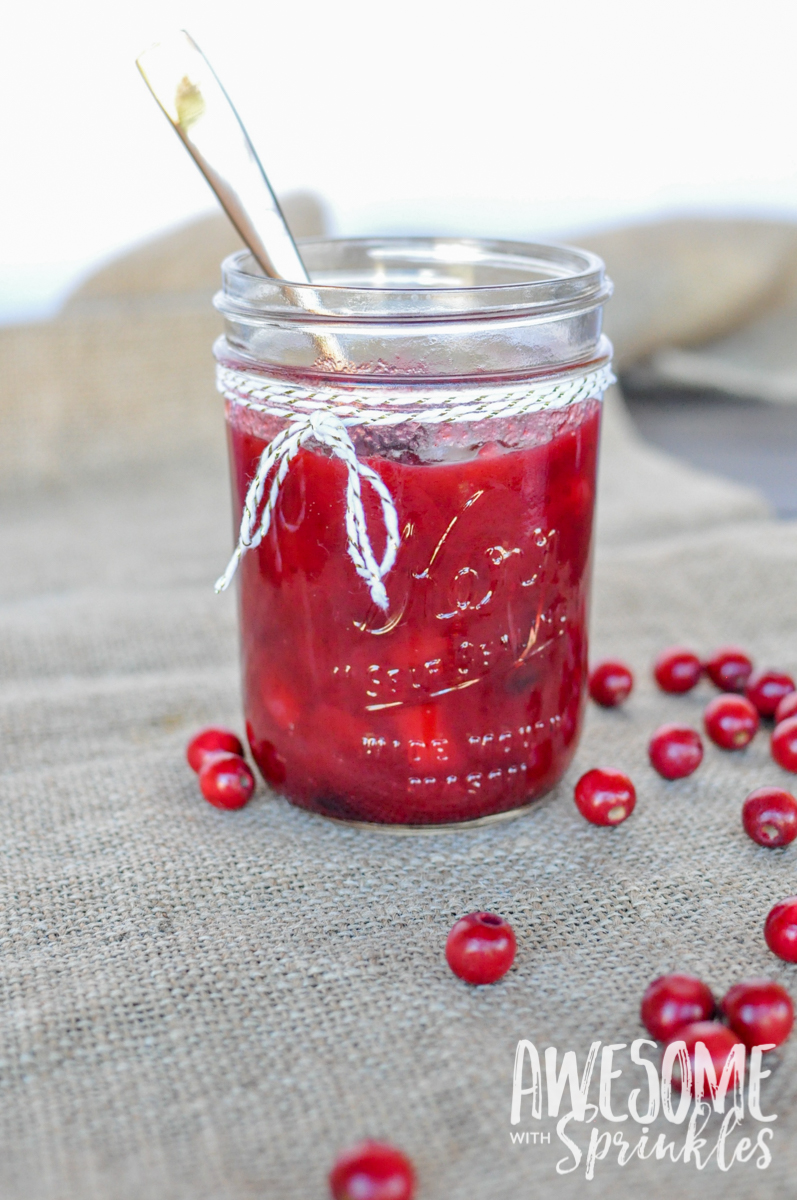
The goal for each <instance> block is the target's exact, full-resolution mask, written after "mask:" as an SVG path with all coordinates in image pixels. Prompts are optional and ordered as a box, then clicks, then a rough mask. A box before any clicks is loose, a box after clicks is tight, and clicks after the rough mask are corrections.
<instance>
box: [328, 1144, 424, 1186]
mask: <svg viewBox="0 0 797 1200" xmlns="http://www.w3.org/2000/svg"><path fill="white" fill-rule="evenodd" d="M329 1190H330V1192H331V1193H332V1196H333V1198H334V1200H412V1197H413V1196H414V1194H415V1171H414V1170H413V1166H412V1163H411V1162H410V1160H409V1159H408V1158H407V1156H406V1155H405V1154H402V1153H401V1151H400V1150H397V1149H396V1148H395V1146H389V1145H387V1143H386V1142H360V1143H359V1144H358V1145H356V1146H352V1148H351V1149H350V1150H344V1151H343V1153H342V1154H340V1155H339V1156H338V1158H337V1159H336V1160H335V1165H334V1166H333V1168H332V1170H331V1171H330V1172H329Z"/></svg>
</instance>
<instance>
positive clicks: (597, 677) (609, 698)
mask: <svg viewBox="0 0 797 1200" xmlns="http://www.w3.org/2000/svg"><path fill="white" fill-rule="evenodd" d="M633 686H634V676H633V675H632V674H631V672H630V671H629V669H628V667H627V666H626V665H625V663H621V662H617V660H616V659H611V658H610V659H606V661H605V662H600V663H598V665H597V666H596V667H593V669H592V671H591V673H590V677H589V694H590V696H591V697H592V699H593V700H594V701H595V703H596V704H601V705H602V706H603V707H604V708H616V706H617V705H618V704H622V703H623V701H624V700H626V699H627V698H628V696H630V694H631V688H632V687H633Z"/></svg>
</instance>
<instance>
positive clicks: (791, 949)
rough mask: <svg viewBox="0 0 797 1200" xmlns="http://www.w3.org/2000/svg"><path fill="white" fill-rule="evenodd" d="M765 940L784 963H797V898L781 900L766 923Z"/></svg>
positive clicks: (790, 897) (791, 897)
mask: <svg viewBox="0 0 797 1200" xmlns="http://www.w3.org/2000/svg"><path fill="white" fill-rule="evenodd" d="M764 939H765V941H766V943H767V945H768V946H769V948H770V950H771V951H772V953H773V954H777V956H778V958H782V959H783V961H784V962H797V896H787V897H786V899H785V900H780V901H779V902H778V903H777V904H776V905H775V907H774V908H773V909H770V912H769V916H768V917H767V919H766V921H765V922H764Z"/></svg>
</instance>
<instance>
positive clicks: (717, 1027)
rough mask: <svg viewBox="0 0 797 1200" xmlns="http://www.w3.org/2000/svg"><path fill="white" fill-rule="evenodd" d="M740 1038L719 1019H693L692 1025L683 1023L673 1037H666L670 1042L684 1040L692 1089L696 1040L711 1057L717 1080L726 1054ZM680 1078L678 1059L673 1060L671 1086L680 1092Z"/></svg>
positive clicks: (739, 1041) (719, 1077)
mask: <svg viewBox="0 0 797 1200" xmlns="http://www.w3.org/2000/svg"><path fill="white" fill-rule="evenodd" d="M741 1041H742V1039H741V1038H740V1037H737V1036H736V1034H735V1033H734V1032H733V1030H732V1029H729V1028H728V1026H727V1025H722V1024H721V1023H720V1022H719V1021H695V1022H694V1024H692V1025H685V1026H684V1027H683V1028H682V1029H679V1030H678V1032H677V1033H676V1034H674V1035H673V1037H671V1038H669V1039H668V1044H669V1043H670V1042H684V1043H685V1045H686V1053H687V1054H688V1056H689V1062H690V1063H691V1066H692V1088H691V1090H692V1091H694V1076H695V1048H696V1046H697V1043H698V1042H702V1043H703V1045H704V1046H705V1047H706V1050H708V1053H709V1057H710V1059H711V1065H712V1066H713V1068H714V1073H715V1074H716V1077H717V1080H719V1079H721V1078H722V1072H723V1070H724V1069H725V1063H726V1061H727V1058H728V1055H729V1054H730V1052H731V1050H732V1049H733V1047H734V1046H738V1045H739V1044H740V1043H741ZM681 1084H682V1080H681V1078H680V1070H679V1063H678V1059H676V1060H675V1065H674V1068H673V1073H672V1086H673V1087H674V1088H677V1090H678V1091H679V1092H680V1090H681Z"/></svg>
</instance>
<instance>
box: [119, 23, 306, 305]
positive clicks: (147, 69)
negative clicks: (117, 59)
mask: <svg viewBox="0 0 797 1200" xmlns="http://www.w3.org/2000/svg"><path fill="white" fill-rule="evenodd" d="M136 65H137V66H138V69H139V71H140V72H141V74H142V76H143V77H144V82H145V83H146V84H147V86H148V87H149V89H150V91H151V92H152V94H153V96H154V97H155V99H156V100H157V102H158V104H159V105H160V107H161V108H162V109H163V112H164V113H165V114H166V116H167V117H168V119H169V121H170V122H171V124H172V125H173V127H174V129H175V130H176V132H177V133H178V134H179V136H180V138H181V139H182V141H183V142H184V144H185V147H186V149H187V150H188V152H189V154H191V156H192V157H193V159H194V161H195V162H196V164H197V166H198V167H199V169H200V171H201V172H202V174H203V175H204V176H205V179H206V180H207V181H208V183H209V184H210V186H211V188H212V189H213V191H214V192H215V193H216V196H217V197H218V200H219V203H220V204H221V206H222V208H223V209H224V210H225V212H226V213H227V215H228V217H229V218H230V220H231V221H232V223H233V225H234V226H235V228H236V229H237V230H238V233H239V234H240V235H241V238H242V239H243V241H244V243H245V244H246V245H247V246H248V247H249V249H250V250H251V251H252V254H253V255H254V257H255V258H256V259H257V261H258V263H259V264H260V266H261V267H262V268H263V270H264V272H265V273H266V275H268V276H270V277H271V278H272V279H284V280H286V281H287V282H289V283H309V282H310V278H309V276H308V274H307V271H306V269H305V266H304V263H303V262H302V259H301V256H300V254H299V251H298V250H297V248H296V243H295V242H294V240H293V237H292V236H291V231H290V229H289V228H288V225H287V222H286V220H285V217H284V216H283V215H282V210H281V208H280V206H279V203H278V201H277V197H276V196H275V195H274V191H273V189H272V187H271V184H270V183H269V181H268V177H267V176H266V173H265V171H264V170H263V167H262V165H261V162H260V159H259V158H258V157H257V154H256V153H255V148H254V146H253V145H252V143H251V141H250V140H249V136H248V134H247V132H246V130H245V129H244V127H243V124H242V123H241V118H240V117H239V116H238V113H237V112H236V111H235V109H234V107H233V105H232V102H231V100H230V98H229V96H228V95H227V93H226V92H225V90H224V88H223V87H222V86H221V83H220V82H219V80H218V78H217V76H216V74H215V72H214V70H213V68H212V67H211V65H210V63H209V62H208V60H207V59H206V58H205V56H204V54H203V53H202V51H201V50H200V49H199V47H198V46H197V44H196V42H195V41H194V40H193V38H191V37H189V35H188V34H187V33H186V32H185V30H180V31H179V32H178V33H175V34H174V35H173V36H171V37H169V38H167V39H166V41H163V42H160V43H159V44H158V45H156V46H152V47H151V49H149V50H145V51H144V53H143V54H142V55H140V57H139V58H138V59H137V60H136Z"/></svg>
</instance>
